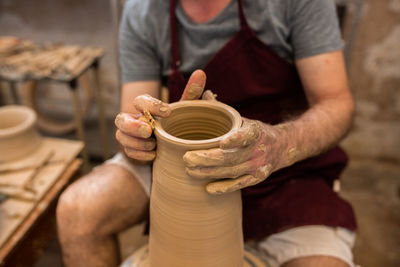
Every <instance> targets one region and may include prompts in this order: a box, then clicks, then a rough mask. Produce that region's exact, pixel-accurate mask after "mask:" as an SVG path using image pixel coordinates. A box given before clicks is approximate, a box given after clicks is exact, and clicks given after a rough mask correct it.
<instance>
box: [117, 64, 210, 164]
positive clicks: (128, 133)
mask: <svg viewBox="0 0 400 267" xmlns="http://www.w3.org/2000/svg"><path fill="white" fill-rule="evenodd" d="M205 83H206V75H205V73H204V72H203V71H201V70H197V71H195V72H193V73H192V75H191V76H190V78H189V81H188V83H187V85H186V87H185V90H184V91H183V94H182V97H181V99H180V100H194V99H198V98H200V96H201V95H202V94H203V90H204V86H205ZM204 95H206V94H204ZM207 95H208V96H205V98H207V99H210V98H212V97H213V95H212V93H211V94H210V93H207ZM133 105H134V107H135V109H136V111H137V113H124V112H121V113H119V114H118V115H117V117H116V118H115V125H116V126H117V131H116V139H117V140H118V142H119V143H120V144H121V146H122V148H123V150H124V152H125V154H126V155H127V156H128V157H130V158H132V159H135V160H139V161H142V162H149V161H152V160H153V159H154V158H155V156H156V152H155V147H156V140H155V139H154V137H152V133H153V130H152V127H151V125H150V124H149V121H148V120H147V119H146V117H145V116H143V114H144V113H147V112H148V113H150V115H152V116H158V117H167V116H169V114H170V113H171V108H170V107H169V105H168V104H166V103H164V102H162V101H161V100H158V99H156V98H154V97H152V96H150V95H147V94H145V95H139V96H137V97H136V98H135V99H134V101H133Z"/></svg>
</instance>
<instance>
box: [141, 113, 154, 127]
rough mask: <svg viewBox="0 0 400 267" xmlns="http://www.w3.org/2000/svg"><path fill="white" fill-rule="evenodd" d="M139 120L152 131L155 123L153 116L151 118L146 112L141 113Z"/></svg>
mask: <svg viewBox="0 0 400 267" xmlns="http://www.w3.org/2000/svg"><path fill="white" fill-rule="evenodd" d="M139 119H140V120H142V121H145V122H147V123H148V124H149V125H150V127H151V129H152V130H154V127H155V123H156V121H155V119H154V118H153V116H151V114H150V112H149V111H148V110H145V111H143V116H141V117H140V118H139Z"/></svg>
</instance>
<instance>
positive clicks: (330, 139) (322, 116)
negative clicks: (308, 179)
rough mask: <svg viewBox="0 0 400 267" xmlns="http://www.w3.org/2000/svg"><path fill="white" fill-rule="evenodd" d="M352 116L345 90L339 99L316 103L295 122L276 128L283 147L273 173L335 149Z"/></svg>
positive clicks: (352, 111) (348, 95)
mask: <svg viewBox="0 0 400 267" xmlns="http://www.w3.org/2000/svg"><path fill="white" fill-rule="evenodd" d="M353 114H354V102H353V99H352V96H351V94H350V93H349V91H348V90H344V92H343V93H342V94H341V95H339V96H335V97H332V98H329V99H325V100H323V101H321V102H319V103H315V104H314V105H313V106H311V108H310V109H308V110H307V111H306V112H305V113H303V114H302V115H301V116H300V117H298V118H297V119H295V120H292V121H288V122H284V123H282V124H279V125H276V126H275V127H274V128H276V129H277V130H278V133H279V135H280V136H283V138H284V139H285V143H286V152H285V153H284V154H283V155H282V157H281V160H280V162H279V163H278V165H277V167H276V170H277V169H281V168H283V167H287V166H289V165H292V164H294V163H296V162H298V161H301V160H304V159H306V158H309V157H312V156H316V155H318V154H320V153H322V152H324V151H326V150H328V149H329V148H331V147H333V146H335V145H336V144H337V143H338V142H339V141H340V140H341V139H342V138H343V137H344V136H345V135H346V134H347V132H348V131H349V129H350V127H351V124H352V120H353ZM278 138H279V137H278Z"/></svg>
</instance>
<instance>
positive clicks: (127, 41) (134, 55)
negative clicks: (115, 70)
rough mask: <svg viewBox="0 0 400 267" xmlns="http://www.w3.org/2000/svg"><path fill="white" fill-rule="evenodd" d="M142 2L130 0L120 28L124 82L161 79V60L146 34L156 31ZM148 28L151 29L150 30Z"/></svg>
mask: <svg viewBox="0 0 400 267" xmlns="http://www.w3.org/2000/svg"><path fill="white" fill-rule="evenodd" d="M140 2H141V1H136V0H135V1H127V2H126V4H125V7H124V11H123V14H122V18H121V22H120V28H119V63H120V66H121V81H122V83H126V82H133V81H149V80H159V79H160V63H159V59H158V57H157V53H156V51H155V48H154V45H152V42H151V38H150V37H149V36H148V35H146V34H150V33H151V32H152V31H151V30H150V29H149V28H148V27H150V25H149V23H147V21H146V17H147V16H148V13H146V12H145V10H146V9H145V8H143V7H142V6H140V5H141V4H140ZM146 27H147V29H146Z"/></svg>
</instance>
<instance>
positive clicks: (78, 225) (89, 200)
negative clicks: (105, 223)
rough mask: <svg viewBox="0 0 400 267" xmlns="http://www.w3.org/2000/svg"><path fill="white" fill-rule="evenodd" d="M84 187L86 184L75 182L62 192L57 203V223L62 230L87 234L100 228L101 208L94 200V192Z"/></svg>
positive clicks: (76, 233)
mask: <svg viewBox="0 0 400 267" xmlns="http://www.w3.org/2000/svg"><path fill="white" fill-rule="evenodd" d="M81 179H85V177H83V178H81ZM84 187H85V185H84V184H80V183H74V184H72V185H71V186H70V187H68V188H67V189H66V190H65V191H64V192H63V193H62V194H61V196H60V198H59V200H58V204H57V225H58V228H59V229H60V231H66V232H68V234H73V235H87V234H92V233H93V232H94V230H95V229H96V228H98V226H99V223H100V222H101V217H102V216H101V214H100V213H101V209H99V207H98V205H97V204H96V202H95V201H93V199H94V198H96V197H95V196H94V195H93V192H92V191H91V190H85V188H84ZM91 195H92V196H91Z"/></svg>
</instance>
